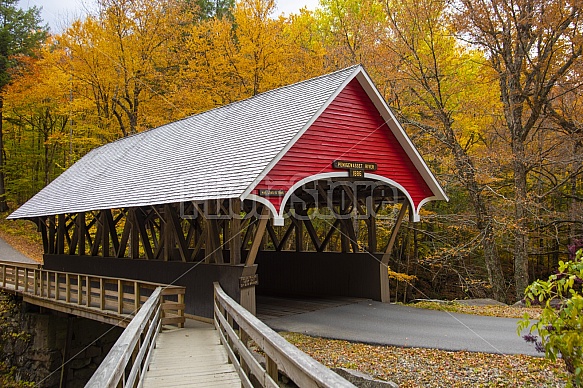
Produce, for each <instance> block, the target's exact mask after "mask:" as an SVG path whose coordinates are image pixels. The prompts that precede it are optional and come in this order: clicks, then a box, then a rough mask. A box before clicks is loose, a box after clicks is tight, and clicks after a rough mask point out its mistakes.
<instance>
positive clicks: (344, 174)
mask: <svg viewBox="0 0 583 388" xmlns="http://www.w3.org/2000/svg"><path fill="white" fill-rule="evenodd" d="M348 176H349V174H348V171H335V172H326V173H322V174H316V175H311V176H308V177H306V178H303V179H300V180H299V181H297V182H296V183H294V184H293V185H292V186H291V187H290V188H289V189H288V190H287V191H286V193H285V195H284V196H283V198H282V200H281V206H280V208H279V212H278V211H277V210H276V209H275V206H274V205H273V203H271V201H270V200H269V199H268V198H265V197H261V196H259V195H255V194H248V195H247V196H245V197H244V198H241V199H242V200H244V199H250V200H253V201H257V202H260V203H262V204H264V205H266V206H267V207H268V208H269V210H270V211H271V213H272V215H273V224H274V225H275V226H283V225H284V220H285V216H284V213H285V205H286V204H287V202H288V201H289V199H290V197H291V196H292V194H293V193H294V192H295V191H296V190H297V189H298V188H299V187H301V186H304V185H305V184H307V183H309V182H313V181H317V180H322V179H331V178H348ZM364 179H367V180H372V181H380V182H383V183H386V184H388V185H389V186H391V187H394V188H396V189H398V190H399V191H400V192H401V193H403V194H404V195H405V196H406V197H407V200H408V201H409V204H410V205H411V207H410V209H411V210H412V214H411V218H412V220H413V222H418V221H419V220H420V217H419V210H420V209H421V207H422V206H423V205H424V204H425V203H427V202H429V201H432V200H436V199H439V198H438V197H437V196H432V197H429V198H425V199H424V200H423V201H421V202H420V203H419V204H418V206H415V205H414V203H413V199H412V197H411V195H410V194H409V192H408V191H407V190H406V189H405V188H404V187H403V186H402V185H400V184H399V183H397V182H395V181H394V180H392V179H389V178H387V177H384V176H382V175H377V174H372V173H365V174H364Z"/></svg>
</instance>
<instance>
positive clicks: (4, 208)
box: [0, 92, 8, 212]
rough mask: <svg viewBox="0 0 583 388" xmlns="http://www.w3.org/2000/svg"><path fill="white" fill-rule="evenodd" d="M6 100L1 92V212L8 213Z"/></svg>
mask: <svg viewBox="0 0 583 388" xmlns="http://www.w3.org/2000/svg"><path fill="white" fill-rule="evenodd" d="M3 112H4V98H3V96H2V92H0V212H5V211H8V204H7V203H6V185H5V182H4V167H5V160H4V128H3V125H2V124H3V123H4V116H3Z"/></svg>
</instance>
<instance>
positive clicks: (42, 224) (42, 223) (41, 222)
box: [37, 217, 50, 253]
mask: <svg viewBox="0 0 583 388" xmlns="http://www.w3.org/2000/svg"><path fill="white" fill-rule="evenodd" d="M37 222H38V228H39V231H40V233H41V236H42V239H43V252H44V253H50V252H49V236H48V233H47V224H46V222H47V218H46V217H38V221H37Z"/></svg>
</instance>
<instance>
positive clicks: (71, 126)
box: [2, 0, 583, 301]
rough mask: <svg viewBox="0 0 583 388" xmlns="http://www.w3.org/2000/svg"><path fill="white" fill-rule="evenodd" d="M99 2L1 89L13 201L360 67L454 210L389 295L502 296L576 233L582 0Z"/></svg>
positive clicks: (582, 222)
mask: <svg viewBox="0 0 583 388" xmlns="http://www.w3.org/2000/svg"><path fill="white" fill-rule="evenodd" d="M97 3H98V4H97V7H96V9H97V11H95V12H94V13H93V14H89V15H87V16H85V17H84V18H82V19H79V20H75V21H74V22H72V23H71V24H70V25H69V26H68V28H66V29H65V30H64V31H63V32H62V33H59V34H53V35H52V36H50V37H48V39H46V40H45V41H44V43H43V44H42V45H41V46H40V47H38V49H37V50H36V51H35V55H30V56H27V57H26V60H23V61H21V62H20V63H21V65H20V66H19V67H18V68H15V69H14V70H13V77H12V80H11V82H10V83H9V84H8V85H7V86H6V88H5V90H4V91H3V101H4V108H3V116H4V127H3V130H2V132H3V136H4V147H3V155H5V160H4V166H2V167H3V170H2V171H4V172H5V174H6V188H7V190H6V191H7V196H8V199H9V200H10V202H11V203H13V204H14V205H17V204H19V203H22V202H24V201H25V200H27V199H28V198H30V197H31V196H32V195H33V194H34V193H36V192H37V191H38V190H40V189H41V188H42V187H43V186H44V185H46V184H47V183H49V182H50V181H51V180H53V179H54V178H55V177H56V176H58V175H59V174H60V173H61V172H62V171H64V170H65V169H66V168H67V167H69V166H70V165H71V164H72V163H74V162H75V161H76V160H78V159H79V158H80V157H81V156H83V155H84V154H85V153H87V152H88V151H89V150H91V149H92V148H94V147H96V146H98V145H101V144H104V143H106V142H110V141H113V140H115V139H117V138H120V137H124V136H128V135H131V134H134V133H137V132H141V131H144V130H146V129H148V128H152V127H156V126H159V125H161V124H164V123H167V122H170V121H176V120H179V119H181V118H183V117H186V116H189V115H192V114H195V113H197V112H201V111H205V110H208V109H212V108H214V107H217V106H222V105H225V104H228V103H231V102H233V101H237V100H240V99H243V98H247V97H251V96H253V95H255V94H257V93H261V92H263V91H266V90H270V89H273V88H276V87H279V86H283V85H287V84H290V83H293V82H298V81H301V80H304V79H307V78H310V77H313V76H318V75H321V74H324V73H327V72H330V71H334V70H337V69H340V68H343V67H345V66H349V65H352V64H355V63H361V64H363V65H364V66H365V68H366V70H367V71H368V73H369V74H370V75H371V77H372V79H373V81H374V82H375V84H376V85H377V86H378V88H379V90H380V92H381V93H382V95H383V97H384V98H385V99H386V101H387V102H388V104H389V105H390V106H391V108H392V109H393V110H394V112H395V113H396V115H397V116H398V117H399V119H400V121H401V122H402V123H403V125H404V127H405V129H406V131H407V132H408V134H409V135H410V137H411V139H412V141H413V143H414V144H415V145H416V146H417V147H418V148H419V149H420V152H421V154H422V155H423V157H424V159H425V160H426V161H427V163H428V165H429V166H430V168H431V170H432V171H433V172H434V173H435V174H436V176H437V178H438V180H439V181H440V183H441V184H442V185H443V187H444V188H445V191H446V192H447V193H448V195H449V197H450V198H451V201H450V202H449V203H431V204H428V205H426V206H425V207H424V210H423V214H422V220H423V221H422V222H421V223H418V224H413V223H410V224H406V225H405V228H404V229H403V232H402V233H401V234H400V236H399V238H398V241H397V245H396V251H397V254H396V255H395V258H394V259H393V260H392V261H391V263H390V267H391V269H392V270H394V271H395V272H396V273H407V274H409V275H411V276H415V277H416V280H415V281H414V282H411V283H408V282H406V281H399V286H398V287H395V288H393V292H394V293H398V294H399V295H396V294H395V295H393V297H398V298H399V299H400V300H401V299H404V300H406V299H410V298H414V297H431V298H435V297H451V298H463V297H485V296H491V297H495V298H496V299H499V300H504V301H514V300H517V299H520V298H521V297H522V295H523V292H524V289H525V287H526V285H527V284H529V282H530V281H532V280H535V279H537V278H545V277H547V276H548V275H549V274H550V273H551V272H552V271H553V269H554V268H556V267H557V265H558V263H559V260H561V259H563V258H564V257H563V256H564V252H566V246H567V245H568V244H570V243H571V241H572V240H573V239H576V238H580V237H581V236H582V235H583V213H582V212H581V208H582V203H583V193H582V192H581V190H582V188H581V173H582V172H583V164H582V160H581V154H582V153H581V147H582V144H583V143H582V138H581V135H582V131H581V130H580V127H581V117H579V116H580V115H581V109H578V107H580V106H581V104H582V103H583V102H582V100H581V91H582V90H583V89H582V87H581V83H580V79H581V73H582V69H583V67H582V60H581V53H582V39H581V32H580V27H579V24H578V23H580V18H581V8H580V7H581V4H580V3H579V2H578V1H574V2H556V1H547V0H518V1H515V2H512V3H510V2H505V1H503V0H479V1H465V0H462V1H459V2H457V3H455V7H454V5H452V4H451V3H450V2H445V1H440V0H437V1H433V0H431V1H430V0H420V1H413V0H404V1H391V0H387V1H379V0H334V1H332V0H322V1H321V2H320V5H319V7H318V8H317V9H316V10H314V11H309V10H305V9H304V10H301V11H299V12H298V13H296V14H291V15H279V14H278V12H277V8H276V6H277V4H276V2H275V1H274V0H240V1H237V2H235V3H233V6H232V7H228V6H225V4H226V5H228V4H230V3H229V2H213V1H208V0H199V1H187V0H98V1H97ZM543 11H544V12H543ZM250 146H252V145H250ZM234 152H236V150H234ZM390 226H391V225H390V224H387V225H386V228H384V229H383V228H381V229H380V230H379V238H380V239H381V240H382V238H386V236H387V235H388V231H389V230H390ZM395 290H396V291H395Z"/></svg>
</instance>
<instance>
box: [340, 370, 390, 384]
mask: <svg viewBox="0 0 583 388" xmlns="http://www.w3.org/2000/svg"><path fill="white" fill-rule="evenodd" d="M332 370H333V371H334V372H336V373H337V374H339V375H340V376H342V377H344V378H345V379H346V380H348V381H350V382H351V383H352V384H354V385H356V386H357V387H359V388H399V386H398V385H397V384H395V383H394V382H392V381H384V380H378V379H375V378H374V377H372V376H370V375H368V374H366V373H362V372H360V371H357V370H353V369H346V368H333V369H332Z"/></svg>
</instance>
